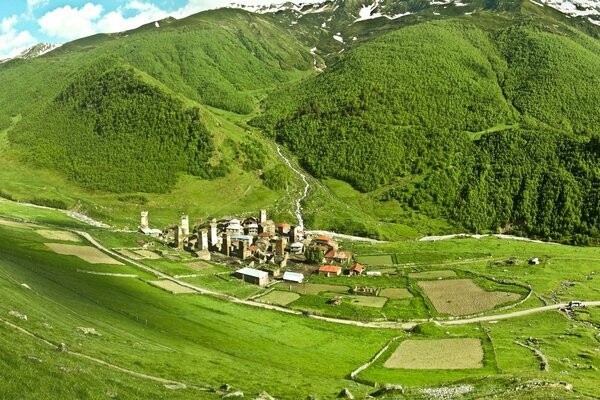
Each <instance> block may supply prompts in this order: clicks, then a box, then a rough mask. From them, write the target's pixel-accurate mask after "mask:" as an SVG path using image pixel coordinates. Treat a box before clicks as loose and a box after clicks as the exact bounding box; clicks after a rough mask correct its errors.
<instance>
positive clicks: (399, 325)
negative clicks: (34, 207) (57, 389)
mask: <svg viewBox="0 0 600 400" xmlns="http://www.w3.org/2000/svg"><path fill="white" fill-rule="evenodd" d="M73 232H75V233H77V234H79V235H81V236H82V237H84V238H85V239H87V240H88V241H89V242H90V243H91V244H92V245H94V246H96V248H98V249H99V250H101V251H104V252H106V253H108V254H110V255H111V256H113V257H116V258H119V259H121V260H124V261H126V262H128V263H130V264H132V265H134V266H136V267H138V268H140V269H142V270H144V271H146V272H149V273H151V274H153V275H155V276H156V277H158V278H161V279H165V280H169V281H171V282H174V283H177V284H179V285H181V286H184V287H187V288H189V289H192V290H194V291H195V292H197V293H199V294H203V295H207V296H212V297H215V298H219V299H222V300H227V301H230V302H232V303H236V304H242V305H246V306H251V307H258V308H263V309H266V310H273V311H279V312H282V313H286V314H292V315H298V316H300V315H304V316H305V317H308V318H312V319H317V320H320V321H325V322H331V323H335V324H342V325H353V326H358V327H363V328H373V329H403V330H410V329H412V328H414V327H415V326H417V325H418V324H420V323H423V322H429V321H431V322H435V323H436V324H437V325H440V326H449V325H465V324H473V323H479V322H485V321H496V320H501V319H508V318H515V317H521V316H525V315H530V314H535V313H539V312H543V311H550V310H558V309H560V308H564V307H567V304H566V303H561V304H552V305H549V306H543V307H536V308H530V309H528V310H521V311H514V312H511V313H505V314H498V315H489V316H481V317H474V318H465V319H455V320H448V321H440V320H434V319H430V320H424V319H419V320H409V321H374V322H362V321H353V320H348V319H341V318H332V317H324V316H321V315H313V314H306V313H304V312H302V311H298V310H292V309H289V308H285V307H281V306H276V305H273V304H265V303H258V302H255V301H252V300H242V299H238V298H237V297H233V296H230V295H227V294H223V293H219V292H215V291H212V290H208V289H205V288H202V287H199V286H196V285H192V284H191V283H188V282H185V281H182V280H179V279H177V278H174V277H173V276H171V275H167V274H165V273H163V272H160V271H158V270H156V269H154V268H152V267H149V266H147V265H144V264H142V263H140V262H137V261H134V260H130V259H128V258H127V257H125V256H122V255H120V254H119V253H117V252H114V251H112V250H110V249H108V248H106V247H104V246H103V245H102V244H100V243H99V242H98V241H97V240H95V239H94V238H93V237H92V236H91V235H90V234H89V233H87V232H82V231H77V230H73ZM583 305H584V306H586V307H600V301H584V302H583Z"/></svg>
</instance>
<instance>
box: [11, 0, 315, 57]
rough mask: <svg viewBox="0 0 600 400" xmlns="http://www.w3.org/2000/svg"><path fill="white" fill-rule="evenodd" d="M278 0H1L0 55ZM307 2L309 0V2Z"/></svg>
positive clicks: (12, 54)
mask: <svg viewBox="0 0 600 400" xmlns="http://www.w3.org/2000/svg"><path fill="white" fill-rule="evenodd" d="M234 1H235V2H236V3H243V4H270V3H282V2H284V1H281V0H279V1H277V0H0V59H2V58H6V57H12V56H14V55H17V54H19V53H20V52H21V51H22V50H23V49H25V48H27V47H30V46H32V45H34V44H36V43H39V42H51V43H64V42H68V41H70V40H73V39H77V38H80V37H84V36H89V35H92V34H95V33H99V32H119V31H123V30H127V29H133V28H136V27H138V26H140V25H143V24H145V23H148V22H152V21H155V20H158V19H162V18H165V17H167V16H173V17H175V18H181V17H185V16H188V15H190V14H193V13H197V12H199V11H203V10H207V9H211V8H219V7H224V6H226V5H228V4H230V3H232V2H234ZM305 2H306V1H305Z"/></svg>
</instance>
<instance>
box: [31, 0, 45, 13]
mask: <svg viewBox="0 0 600 400" xmlns="http://www.w3.org/2000/svg"><path fill="white" fill-rule="evenodd" d="M48 1H49V0H27V10H29V11H30V12H31V11H33V9H35V8H38V7H44V6H45V5H46V4H48Z"/></svg>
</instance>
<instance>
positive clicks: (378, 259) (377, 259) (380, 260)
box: [356, 254, 394, 265]
mask: <svg viewBox="0 0 600 400" xmlns="http://www.w3.org/2000/svg"><path fill="white" fill-rule="evenodd" d="M356 261H358V262H359V263H363V264H369V265H394V260H393V259H392V255H391V254H377V255H372V256H359V257H357V258H356Z"/></svg>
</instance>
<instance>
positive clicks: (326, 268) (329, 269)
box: [319, 265, 342, 276]
mask: <svg viewBox="0 0 600 400" xmlns="http://www.w3.org/2000/svg"><path fill="white" fill-rule="evenodd" d="M341 273H342V267H338V266H337V265H323V266H322V267H320V268H319V274H320V275H325V276H333V275H335V276H339V275H340V274H341Z"/></svg>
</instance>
